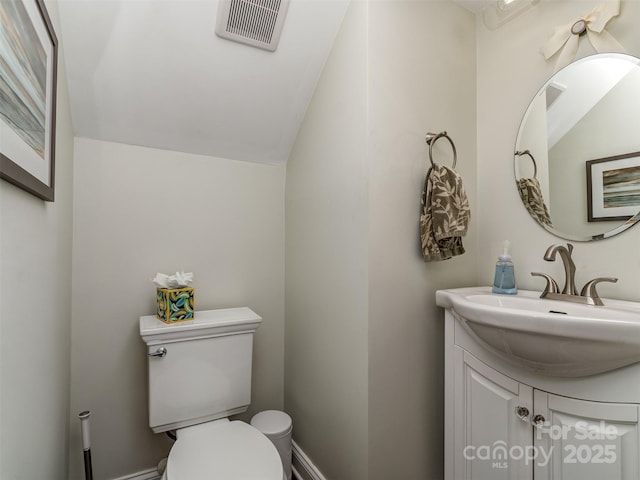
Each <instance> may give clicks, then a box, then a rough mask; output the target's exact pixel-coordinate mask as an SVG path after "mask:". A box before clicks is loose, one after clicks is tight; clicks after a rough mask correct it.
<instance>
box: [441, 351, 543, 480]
mask: <svg viewBox="0 0 640 480" xmlns="http://www.w3.org/2000/svg"><path fill="white" fill-rule="evenodd" d="M455 356H456V368H455V375H456V379H455V390H456V392H455V395H454V398H453V403H454V412H455V414H454V419H453V424H454V437H455V438H454V455H453V457H454V460H453V466H454V468H453V475H449V474H448V475H447V478H449V479H450V480H453V479H455V480H529V479H531V478H532V472H533V470H532V468H531V464H530V463H529V464H527V463H526V462H525V461H524V457H520V455H519V454H518V452H524V451H525V450H526V449H527V448H528V449H531V448H532V443H531V442H532V428H531V424H530V423H529V417H528V416H527V415H525V414H526V413H527V411H525V410H524V409H526V410H528V412H531V411H533V409H532V404H533V402H532V400H533V390H532V388H531V387H529V386H527V385H523V384H520V383H518V382H516V381H515V380H513V379H512V378H509V377H507V376H505V375H502V374H501V373H498V372H497V371H495V370H493V369H492V368H490V367H489V366H487V365H486V364H484V363H482V362H481V361H479V360H478V359H477V358H475V357H474V356H472V355H470V354H469V353H467V352H465V351H464V350H462V349H460V348H458V347H456V352H455ZM519 407H522V408H521V409H520V412H519V413H520V414H521V416H522V417H524V418H520V417H519V416H518V412H517V410H518V408H519ZM514 452H515V453H516V454H515V455H514V454H513V453H514ZM518 457H520V458H518ZM448 473H450V472H448Z"/></svg>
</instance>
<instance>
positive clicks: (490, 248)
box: [477, 1, 640, 300]
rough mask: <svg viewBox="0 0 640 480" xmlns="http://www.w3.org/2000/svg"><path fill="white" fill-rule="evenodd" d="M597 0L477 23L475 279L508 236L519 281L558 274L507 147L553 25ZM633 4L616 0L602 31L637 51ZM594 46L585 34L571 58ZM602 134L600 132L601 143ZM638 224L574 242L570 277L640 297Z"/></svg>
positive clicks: (524, 284)
mask: <svg viewBox="0 0 640 480" xmlns="http://www.w3.org/2000/svg"><path fill="white" fill-rule="evenodd" d="M600 3H601V2H599V1H581V2H576V1H541V2H540V3H539V4H538V5H537V6H536V7H534V8H532V9H530V10H529V11H528V12H526V13H524V14H522V15H521V16H519V17H517V18H516V19H514V20H513V21H512V22H510V23H507V24H506V25H504V26H502V27H500V28H499V29H497V30H494V31H489V30H487V29H486V28H485V27H484V26H483V25H482V22H481V20H478V22H477V51H478V188H479V205H480V207H481V210H480V216H479V223H480V238H479V256H478V259H479V262H478V266H479V274H478V283H479V284H490V282H491V280H492V275H493V270H494V262H495V258H494V257H496V256H497V255H498V254H499V253H500V245H501V243H502V241H503V240H504V239H509V240H511V245H512V250H513V251H512V254H513V259H514V262H515V265H516V280H517V281H518V283H519V286H520V287H521V288H527V289H534V290H541V288H542V286H543V285H542V284H541V283H540V282H541V280H540V279H535V278H533V277H531V276H530V272H532V271H542V272H546V273H549V274H551V275H553V276H554V277H555V278H559V279H562V278H563V274H562V266H561V264H560V262H556V264H551V263H548V262H545V261H544V260H543V259H542V256H543V254H544V251H545V249H546V248H547V247H548V246H549V245H551V244H553V243H561V242H563V240H561V239H559V238H557V237H554V236H552V235H551V234H549V233H547V232H546V231H545V230H544V229H542V228H541V227H540V226H539V225H538V224H537V223H535V222H534V221H533V220H532V219H531V218H530V217H529V215H528V214H527V212H526V210H525V209H524V206H523V205H522V202H521V201H520V199H519V197H518V193H517V190H516V188H515V186H514V181H513V146H514V143H515V138H516V134H517V131H518V127H519V125H520V120H521V118H522V114H523V113H524V111H525V109H526V108H527V105H528V104H529V102H530V101H531V99H532V98H533V95H534V94H535V93H536V92H537V91H538V89H539V88H540V86H541V85H542V84H543V83H544V82H545V81H546V80H547V79H548V78H549V77H550V76H551V75H552V73H553V69H554V65H555V58H553V59H552V60H551V61H549V62H547V61H545V60H544V58H543V57H542V55H541V54H540V48H541V47H542V46H543V45H544V44H545V42H546V41H547V39H548V38H549V36H550V35H551V34H552V33H553V31H554V29H555V27H557V26H558V25H561V24H563V23H568V22H569V21H571V20H572V19H576V18H578V17H580V16H583V15H585V14H587V13H588V12H590V11H591V10H592V9H593V8H594V7H595V6H596V5H598V4H600ZM638 18H640V3H639V2H633V1H623V2H622V3H621V12H620V16H619V17H617V18H615V19H613V20H612V21H611V22H610V23H609V26H608V27H607V30H608V31H609V32H610V33H611V34H612V35H613V36H614V37H615V38H616V39H617V40H618V41H619V42H620V43H621V44H622V45H623V46H625V48H626V49H627V51H628V52H629V53H630V54H632V55H635V56H638V55H640V30H639V29H637V28H636V27H635V21H636V20H637V19H638ZM593 53H595V51H594V50H593V48H592V47H591V45H590V43H589V42H588V40H587V38H582V39H581V40H580V48H579V50H578V57H583V56H586V55H591V54H593ZM605 141H607V140H606V139H604V138H603V139H602V142H605ZM639 233H640V230H638V227H635V228H632V229H630V230H628V231H627V232H625V233H622V234H621V235H618V236H617V237H615V238H612V239H608V240H605V241H599V242H590V243H577V244H576V245H575V247H576V249H575V251H574V260H575V263H576V266H577V275H576V280H577V283H578V284H580V286H581V285H582V284H584V283H585V282H586V281H587V280H589V279H591V278H594V277H598V276H616V277H619V278H620V281H619V282H618V283H617V284H615V285H609V284H606V285H602V286H601V287H600V294H601V295H602V296H610V297H615V298H626V299H630V300H640V290H638V288H637V285H638V279H639V277H638V273H637V272H638V271H639V270H638V269H639V267H640V250H638V248H637V243H638V235H639Z"/></svg>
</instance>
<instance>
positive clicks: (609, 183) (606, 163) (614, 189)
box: [586, 152, 640, 222]
mask: <svg viewBox="0 0 640 480" xmlns="http://www.w3.org/2000/svg"><path fill="white" fill-rule="evenodd" d="M586 167H587V202H588V204H587V215H588V220H589V221H590V222H602V221H608V220H627V219H629V218H631V217H633V216H634V215H636V214H637V213H638V211H640V152H635V153H628V154H625V155H617V156H614V157H607V158H600V159H597V160H589V161H588V162H587V163H586Z"/></svg>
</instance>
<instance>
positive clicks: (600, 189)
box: [515, 53, 640, 241]
mask: <svg viewBox="0 0 640 480" xmlns="http://www.w3.org/2000/svg"><path fill="white" fill-rule="evenodd" d="M639 64H640V60H639V59H637V58H635V57H632V56H630V55H623V54H613V53H611V54H598V55H592V56H590V57H586V58H583V59H580V60H578V61H576V62H574V63H572V64H571V65H569V66H567V67H565V68H564V69H562V70H560V71H559V72H558V73H556V74H555V75H554V76H553V77H551V79H550V80H549V81H547V82H546V83H545V84H544V85H543V86H542V88H541V89H540V90H539V91H538V93H537V94H536V96H535V97H534V99H533V100H532V101H531V103H530V104H529V107H528V108H527V110H526V112H525V114H524V117H523V120H522V123H521V124H520V129H519V131H518V136H517V138H516V154H515V176H516V184H517V187H518V192H519V194H520V197H521V198H522V201H523V203H524V205H525V207H526V209H527V211H528V212H529V213H530V214H531V216H532V217H533V218H534V219H535V220H536V221H537V222H538V223H539V224H540V225H541V226H542V227H544V228H545V229H546V230H548V231H550V232H551V233H553V234H555V235H557V236H559V237H562V238H565V239H568V240H577V241H588V240H597V239H602V238H608V237H611V236H613V235H616V234H618V233H620V232H622V231H624V230H626V229H627V228H629V227H630V226H632V225H634V224H635V223H636V222H637V221H638V220H639V219H640V213H639V212H640V132H639V131H638V130H639V127H638V118H639V117H640V66H639Z"/></svg>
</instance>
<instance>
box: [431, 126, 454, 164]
mask: <svg viewBox="0 0 640 480" xmlns="http://www.w3.org/2000/svg"><path fill="white" fill-rule="evenodd" d="M442 137H444V138H446V139H447V140H449V143H450V144H451V149H452V150H453V166H452V167H451V168H456V161H457V160H458V153H457V152H456V146H455V145H454V143H453V140H451V137H449V135H447V132H440V133H427V136H426V138H425V140H426V141H427V143H428V144H429V160H430V161H431V165H432V166H435V163H433V144H434V143H436V141H437V140H438V139H439V138H442Z"/></svg>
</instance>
